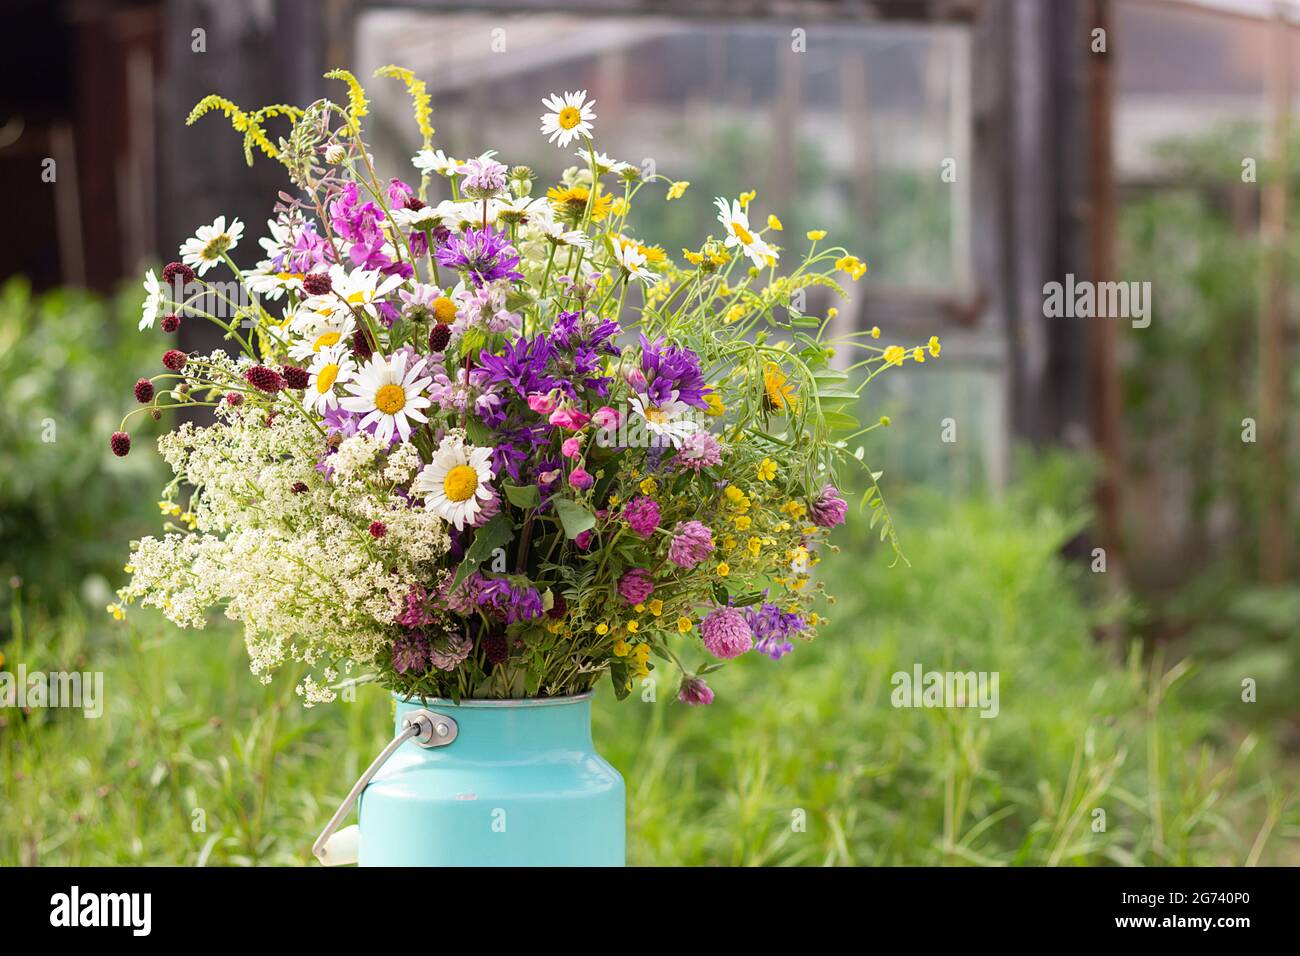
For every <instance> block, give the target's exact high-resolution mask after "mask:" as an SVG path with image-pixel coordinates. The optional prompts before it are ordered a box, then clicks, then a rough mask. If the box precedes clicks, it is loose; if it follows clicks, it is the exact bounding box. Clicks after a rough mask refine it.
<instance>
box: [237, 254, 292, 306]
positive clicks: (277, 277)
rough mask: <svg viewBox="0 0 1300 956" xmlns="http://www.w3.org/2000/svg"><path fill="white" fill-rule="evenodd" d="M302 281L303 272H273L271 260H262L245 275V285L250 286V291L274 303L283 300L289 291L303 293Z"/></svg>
mask: <svg viewBox="0 0 1300 956" xmlns="http://www.w3.org/2000/svg"><path fill="white" fill-rule="evenodd" d="M302 280H303V274H302V273H301V272H273V271H271V260H270V259H264V260H262V261H261V262H259V263H258V264H257V268H255V269H249V270H247V271H246V272H245V273H244V284H245V285H246V286H248V291H249V292H251V293H253V295H255V296H258V297H259V298H262V299H269V300H270V301H272V302H275V301H277V300H279V299H281V298H283V296H284V293H285V292H286V291H288V290H293V291H294V292H299V291H301V290H302Z"/></svg>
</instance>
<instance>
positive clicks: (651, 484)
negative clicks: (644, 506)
mask: <svg viewBox="0 0 1300 956" xmlns="http://www.w3.org/2000/svg"><path fill="white" fill-rule="evenodd" d="M639 487H640V488H641V494H643V495H653V494H654V493H655V492H657V491H658V490H659V483H658V482H657V481H655V480H654V477H653V476H651V477H649V478H644V479H642V481H641V484H640V486H639Z"/></svg>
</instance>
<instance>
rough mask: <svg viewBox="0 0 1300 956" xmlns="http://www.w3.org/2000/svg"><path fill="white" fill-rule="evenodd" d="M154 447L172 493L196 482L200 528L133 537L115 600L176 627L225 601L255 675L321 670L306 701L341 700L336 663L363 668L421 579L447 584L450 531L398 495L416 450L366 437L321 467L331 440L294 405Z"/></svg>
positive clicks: (187, 429) (224, 421)
mask: <svg viewBox="0 0 1300 956" xmlns="http://www.w3.org/2000/svg"><path fill="white" fill-rule="evenodd" d="M299 409H300V406H299ZM158 444H159V449H160V451H161V452H162V455H163V457H164V458H165V459H166V460H167V462H168V464H170V465H171V467H172V469H173V470H174V471H175V472H176V481H175V482H174V483H173V487H178V486H181V485H188V486H190V487H192V488H193V492H192V495H191V498H190V504H189V511H190V512H191V513H192V514H193V515H194V527H195V530H194V531H193V532H191V533H188V534H184V533H168V534H166V535H164V536H163V537H160V538H159V537H148V538H145V539H143V540H142V541H140V542H138V543H137V544H136V546H135V548H134V550H133V552H132V555H131V559H130V565H131V568H132V579H131V582H130V584H128V585H127V586H126V587H125V588H124V589H123V590H122V591H121V592H120V597H121V598H122V599H123V600H124V601H127V602H134V603H138V604H142V605H145V606H149V607H157V608H160V609H161V610H162V611H163V613H164V614H165V615H166V616H167V617H168V618H169V619H170V620H172V621H173V622H175V623H176V624H178V625H180V626H181V627H195V628H201V627H203V626H205V624H206V623H207V613H208V611H209V609H211V608H214V607H224V609H225V613H226V616H227V617H229V618H231V619H233V620H237V621H242V622H243V624H244V628H245V639H246V643H247V645H248V652H249V656H250V662H251V668H252V671H253V673H254V674H258V675H261V676H263V677H264V678H266V677H269V674H270V672H271V671H272V670H274V669H275V668H276V667H277V666H278V665H280V664H282V663H283V662H285V661H288V660H294V661H302V662H305V663H307V664H309V665H319V666H320V667H321V668H322V673H321V674H319V675H315V676H309V677H307V678H305V679H304V680H303V681H302V683H301V684H300V685H299V691H300V693H302V694H303V696H304V698H305V700H306V702H307V703H309V704H311V703H317V702H323V701H328V700H331V699H333V696H334V692H333V691H332V690H331V688H330V686H329V681H330V680H331V679H333V678H334V677H337V673H336V671H335V670H334V669H333V668H334V665H335V662H336V661H339V660H347V661H351V662H353V663H358V664H365V663H368V662H370V661H372V660H374V658H375V656H376V654H377V653H378V652H379V651H381V650H382V649H383V648H384V647H386V646H387V645H389V644H390V643H391V641H392V633H393V630H392V623H393V618H394V616H395V614H396V613H398V611H399V610H400V608H401V606H402V602H403V599H404V598H405V596H406V594H407V592H408V590H409V589H410V588H411V587H412V585H414V584H416V583H417V582H423V583H427V582H429V581H431V580H439V579H440V578H441V577H442V576H443V573H444V572H441V571H440V570H439V568H438V564H439V562H440V561H441V560H442V559H443V558H444V556H445V553H446V551H447V547H448V538H447V532H446V525H445V523H444V522H443V521H442V519H441V518H439V517H438V516H437V515H436V514H433V513H431V512H429V511H427V510H426V509H424V508H418V507H412V506H411V505H410V504H409V503H408V502H407V500H406V499H405V498H403V497H401V496H399V495H395V494H394V493H393V488H394V486H395V485H398V484H401V483H402V482H405V481H409V480H410V478H411V476H412V475H414V473H415V471H416V469H417V468H418V467H419V463H420V456H419V453H418V451H417V450H416V449H415V447H414V446H412V445H409V444H406V443H402V444H398V445H396V446H394V447H393V448H392V449H391V450H389V449H388V447H387V444H386V443H381V442H379V441H377V440H376V439H374V438H373V437H372V436H371V435H368V434H365V433H361V434H358V435H353V436H351V437H349V438H346V439H344V440H343V441H342V442H341V443H340V445H339V447H338V448H337V449H336V450H335V452H334V453H333V454H331V455H329V456H328V457H327V458H326V459H325V462H324V464H325V465H326V466H328V467H326V468H323V469H322V468H318V467H317V466H318V464H320V460H321V456H322V454H323V452H324V451H325V449H326V447H327V446H326V443H325V439H324V436H323V435H322V433H321V432H320V431H319V430H318V429H317V427H316V425H315V424H314V423H313V422H312V421H310V420H308V419H307V418H306V417H304V416H303V415H302V414H301V413H300V411H299V413H297V414H295V413H294V411H293V410H291V408H290V406H289V405H288V404H287V400H286V404H285V411H284V412H283V413H282V414H278V415H276V416H275V417H274V419H273V420H272V422H271V424H270V425H268V424H267V422H266V420H265V417H264V416H263V414H261V413H260V412H251V413H250V412H246V411H245V410H243V409H241V408H230V407H225V408H223V409H222V410H221V412H220V420H219V421H218V422H217V423H216V424H215V425H212V426H209V427H205V428H196V427H195V426H194V425H192V424H184V425H182V426H181V427H179V428H178V429H176V430H175V431H174V432H171V433H169V434H167V435H165V436H163V437H162V438H161V439H160V440H159V443H158ZM381 529H382V530H381ZM376 532H378V533H376ZM322 677H323V678H324V680H323V681H322V680H320V679H319V678H322Z"/></svg>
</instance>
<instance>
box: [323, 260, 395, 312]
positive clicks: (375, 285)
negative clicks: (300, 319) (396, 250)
mask: <svg viewBox="0 0 1300 956" xmlns="http://www.w3.org/2000/svg"><path fill="white" fill-rule="evenodd" d="M329 275H330V291H329V292H326V293H325V294H324V295H313V296H309V297H308V298H307V299H305V300H304V301H303V307H304V308H306V309H308V310H309V311H311V312H316V313H318V314H320V315H326V316H328V315H333V314H334V313H335V312H348V311H351V310H352V309H353V308H362V309H365V310H366V312H367V313H369V314H370V315H372V316H376V315H378V308H377V304H378V302H379V300H381V299H383V298H384V297H386V296H388V295H389V294H391V293H392V292H393V291H394V290H395V289H396V288H397V287H398V286H400V285H401V284H402V277H401V276H400V275H391V276H386V275H384V274H383V273H382V272H380V271H379V270H378V269H353V270H352V271H351V272H348V271H347V270H346V269H344V268H343V267H342V266H341V265H339V264H338V263H335V264H334V265H332V266H330V273H329Z"/></svg>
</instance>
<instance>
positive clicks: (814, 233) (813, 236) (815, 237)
mask: <svg viewBox="0 0 1300 956" xmlns="http://www.w3.org/2000/svg"><path fill="white" fill-rule="evenodd" d="M808 238H809V239H810V240H812V241H813V242H820V241H821V240H823V239H825V238H826V230H825V229H809V230H808Z"/></svg>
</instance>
